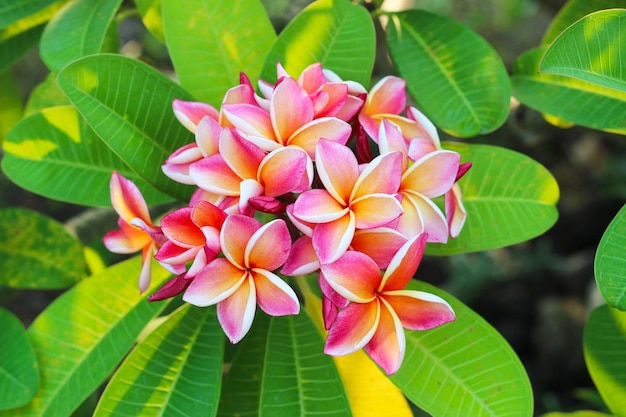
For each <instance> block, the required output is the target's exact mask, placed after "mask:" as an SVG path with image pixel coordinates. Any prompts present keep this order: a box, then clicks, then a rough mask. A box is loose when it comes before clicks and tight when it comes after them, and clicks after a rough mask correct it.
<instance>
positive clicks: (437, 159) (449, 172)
mask: <svg viewBox="0 0 626 417" xmlns="http://www.w3.org/2000/svg"><path fill="white" fill-rule="evenodd" d="M460 161H461V155H459V154H458V153H457V152H452V151H435V152H431V153H429V154H427V155H425V156H423V157H422V158H420V159H419V160H417V161H415V163H414V164H413V165H412V166H411V167H410V168H409V169H408V170H407V171H406V172H405V173H404V174H403V175H402V185H401V189H402V190H410V191H415V192H418V193H420V194H421V195H423V196H425V197H428V198H435V197H439V196H441V195H444V194H445V193H446V192H448V191H449V190H450V188H452V185H453V184H454V182H455V181H456V174H457V172H458V170H459V163H460Z"/></svg>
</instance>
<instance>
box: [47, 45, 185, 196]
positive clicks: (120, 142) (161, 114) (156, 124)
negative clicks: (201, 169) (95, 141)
mask: <svg viewBox="0 0 626 417" xmlns="http://www.w3.org/2000/svg"><path fill="white" fill-rule="evenodd" d="M57 84H58V85H59V87H60V88H61V90H63V92H64V93H65V94H66V95H67V96H68V98H69V99H70V100H71V101H72V103H73V104H74V106H76V108H77V109H78V111H79V112H80V114H81V115H82V116H83V117H84V118H85V120H87V123H89V125H90V126H91V128H92V129H93V130H94V131H95V132H96V134H97V135H98V136H99V137H100V139H102V140H103V141H104V142H105V143H106V144H107V145H108V146H109V147H110V148H111V149H112V150H113V152H115V153H116V154H117V155H118V156H119V157H120V158H121V159H122V161H124V162H125V163H126V164H127V165H128V166H129V167H130V168H131V169H132V170H133V171H135V173H136V174H137V175H138V176H139V177H141V178H142V179H143V180H144V181H146V182H147V183H148V184H151V185H152V186H154V187H155V188H156V189H157V190H160V191H162V192H164V193H166V194H169V195H171V196H173V197H176V198H178V199H180V200H185V201H187V200H188V199H189V197H190V196H191V192H192V188H191V187H189V186H186V185H184V184H179V183H177V182H175V181H173V180H171V179H170V178H168V177H166V176H165V174H163V172H162V171H161V165H162V164H163V161H165V160H166V159H167V158H168V157H169V156H170V155H171V154H172V153H173V152H174V151H175V150H177V149H178V148H180V147H182V146H183V145H186V144H188V143H191V142H193V135H192V134H191V133H190V132H189V131H188V130H186V129H185V128H184V127H183V126H182V124H180V123H179V122H178V120H177V119H176V117H175V116H174V112H173V111H172V101H173V100H174V99H175V98H179V99H182V100H189V99H190V97H189V94H188V93H186V92H185V90H183V89H182V88H181V87H180V86H178V85H177V84H175V83H174V82H173V81H171V80H170V79H168V78H167V77H166V76H165V75H163V74H161V73H160V72H158V71H157V70H155V69H154V68H151V67H149V66H147V65H146V64H144V63H142V62H139V61H137V60H134V59H131V58H126V57H123V56H120V55H112V54H100V55H91V56H88V57H84V58H80V59H78V60H76V61H73V62H72V63H71V64H69V65H67V66H66V67H64V68H63V69H62V70H61V71H60V72H59V75H58V76H57Z"/></svg>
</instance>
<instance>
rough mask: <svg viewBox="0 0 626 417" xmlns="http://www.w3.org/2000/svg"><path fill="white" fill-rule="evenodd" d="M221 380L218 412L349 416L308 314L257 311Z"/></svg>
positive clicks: (337, 379) (346, 401)
mask: <svg viewBox="0 0 626 417" xmlns="http://www.w3.org/2000/svg"><path fill="white" fill-rule="evenodd" d="M255 321H256V323H255V325H254V326H253V328H252V330H251V333H250V334H248V335H247V336H246V338H245V339H244V340H243V341H242V345H241V346H240V347H239V350H238V351H237V354H236V356H235V358H234V360H233V364H232V367H231V368H230V370H229V371H228V374H227V375H226V379H225V380H224V385H223V390H222V397H221V398H220V407H219V413H218V415H219V416H242V415H250V416H313V415H328V416H350V415H351V413H350V406H349V404H348V400H347V399H346V395H345V392H344V389H343V386H342V384H341V380H340V378H339V375H338V373H337V368H336V367H335V364H334V363H333V360H332V358H331V357H330V356H327V355H325V354H324V341H323V340H322V336H321V335H320V334H319V332H318V331H317V330H316V329H315V325H314V324H313V323H312V322H311V319H309V317H308V315H306V314H298V315H296V316H286V317H272V318H268V317H267V316H265V315H264V314H259V315H258V316H257V317H256V318H255Z"/></svg>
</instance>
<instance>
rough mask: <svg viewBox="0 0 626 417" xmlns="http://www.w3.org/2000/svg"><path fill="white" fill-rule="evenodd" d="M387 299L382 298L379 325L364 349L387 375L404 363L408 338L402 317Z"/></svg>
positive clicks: (394, 371)
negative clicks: (400, 317) (405, 334)
mask: <svg viewBox="0 0 626 417" xmlns="http://www.w3.org/2000/svg"><path fill="white" fill-rule="evenodd" d="M385 300H386V299H385V298H382V297H381V298H380V301H379V302H380V320H379V322H378V327H377V328H376V333H374V336H373V337H372V339H371V340H370V341H369V342H368V343H367V344H366V345H365V346H364V349H365V352H367V354H368V355H369V356H370V358H372V359H373V360H374V362H376V363H377V364H378V365H379V366H380V367H381V368H383V370H384V371H385V372H386V373H387V375H390V374H394V373H396V372H397V371H398V369H400V365H402V360H403V359H404V352H405V350H406V339H405V336H404V329H403V328H402V323H401V322H400V319H399V318H398V316H397V315H396V313H395V312H394V310H393V308H391V306H389V304H387V303H386V301H385Z"/></svg>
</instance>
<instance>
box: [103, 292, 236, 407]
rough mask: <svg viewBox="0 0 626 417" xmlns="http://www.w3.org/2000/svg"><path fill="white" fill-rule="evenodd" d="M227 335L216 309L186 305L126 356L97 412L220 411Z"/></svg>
mask: <svg viewBox="0 0 626 417" xmlns="http://www.w3.org/2000/svg"><path fill="white" fill-rule="evenodd" d="M224 339H225V338H224V333H223V332H222V329H221V328H220V325H219V323H218V321H217V317H216V314H215V308H213V307H211V308H199V307H195V306H192V305H190V304H185V305H184V306H183V307H181V308H180V309H178V310H177V311H176V312H174V313H173V314H172V315H171V316H170V317H168V318H167V320H165V321H164V322H163V323H162V324H161V325H160V326H159V327H158V328H156V329H155V330H154V331H153V332H152V333H150V334H149V335H148V337H146V338H145V339H144V340H143V341H142V342H141V343H140V344H139V345H138V346H137V347H135V348H134V349H133V351H132V352H131V353H130V355H129V356H128V357H127V358H126V359H125V360H124V362H123V363H122V365H121V366H120V368H119V369H118V370H117V372H116V373H115V375H114V376H113V378H112V379H111V381H110V382H109V384H108V385H107V388H106V390H105V391H104V394H102V398H101V399H100V402H99V404H98V407H97V409H96V412H95V413H94V416H95V417H102V416H118V415H135V416H177V415H180V416H199V415H202V416H212V415H213V416H214V415H215V413H216V411H217V404H218V398H219V395H220V385H221V379H222V359H223V351H224Z"/></svg>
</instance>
